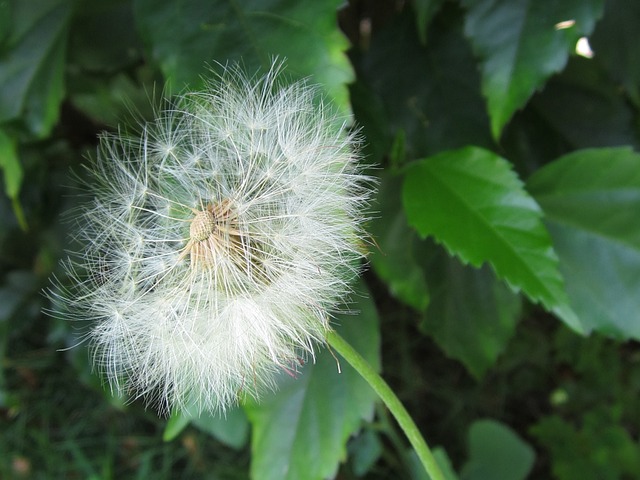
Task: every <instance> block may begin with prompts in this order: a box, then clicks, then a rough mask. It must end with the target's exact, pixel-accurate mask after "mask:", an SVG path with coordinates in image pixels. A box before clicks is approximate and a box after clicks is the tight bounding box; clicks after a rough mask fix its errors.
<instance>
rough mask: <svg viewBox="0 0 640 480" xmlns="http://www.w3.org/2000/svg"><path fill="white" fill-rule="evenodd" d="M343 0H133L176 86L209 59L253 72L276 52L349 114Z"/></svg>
mask: <svg viewBox="0 0 640 480" xmlns="http://www.w3.org/2000/svg"><path fill="white" fill-rule="evenodd" d="M341 4H342V2H341V1H339V0H333V1H331V2H298V1H296V0H285V1H280V0H267V1H263V2H259V3H245V2H235V3H234V2H226V1H222V0H214V1H211V0H178V1H172V2H163V3H161V4H158V2H156V1H154V0H136V1H135V2H134V5H135V13H136V18H137V22H138V25H139V27H140V30H141V32H142V35H143V38H144V39H145V41H146V42H147V43H148V46H149V49H150V51H151V55H152V56H153V58H154V59H155V60H156V61H157V62H158V63H159V64H160V67H161V68H162V72H163V73H164V75H165V77H166V78H167V79H170V80H171V81H172V83H173V84H174V85H176V86H177V87H178V89H181V88H182V87H183V86H184V85H185V84H190V85H191V86H192V87H194V86H197V85H199V84H200V82H201V80H200V76H201V75H203V73H206V65H207V64H209V65H211V64H213V63H214V62H215V61H218V62H220V63H222V64H226V63H228V62H233V61H241V63H242V65H243V66H244V67H245V68H246V69H247V70H248V71H250V72H252V71H254V70H255V69H256V68H258V67H261V68H263V69H266V68H268V67H269V65H270V63H271V59H272V58H273V57H274V56H277V57H279V58H286V59H287V65H288V67H287V72H289V73H290V74H293V75H295V76H302V77H307V76H311V77H312V78H313V81H314V82H316V83H319V84H321V85H323V87H324V89H325V92H326V93H327V94H328V95H329V96H330V97H331V98H332V99H333V100H334V102H335V103H336V105H337V106H338V107H339V108H340V109H341V110H342V111H343V112H345V113H347V112H350V106H349V95H348V90H347V86H346V85H347V83H350V82H352V81H353V78H354V75H353V71H352V68H351V66H350V64H349V62H348V59H347V57H346V55H345V51H346V50H347V48H348V47H349V44H348V42H347V39H346V38H345V37H344V36H343V34H342V33H341V31H340V29H339V28H338V22H337V8H338V7H339V6H340V5H341ZM184 52H189V54H188V55H185V54H184Z"/></svg>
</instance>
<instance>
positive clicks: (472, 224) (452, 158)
mask: <svg viewBox="0 0 640 480" xmlns="http://www.w3.org/2000/svg"><path fill="white" fill-rule="evenodd" d="M405 177H406V179H405V183H404V188H403V200H404V207H405V211H406V214H407V218H408V220H409V224H410V225H412V226H413V227H414V228H416V230H417V231H418V232H419V233H420V235H422V236H424V237H426V236H433V237H434V238H435V239H436V241H438V242H439V243H442V244H443V245H444V246H445V247H446V248H447V250H448V251H449V252H450V253H451V254H453V255H457V256H458V257H459V258H460V259H461V260H462V261H463V262H465V263H470V264H471V265H473V266H475V267H479V266H481V265H482V264H483V263H484V262H488V263H489V264H490V265H491V266H492V267H493V269H494V271H495V272H496V273H497V275H498V277H499V278H501V279H503V280H505V281H506V282H507V283H508V284H509V285H510V286H511V287H512V288H515V289H522V291H523V292H524V293H525V294H526V295H527V296H528V297H529V298H530V299H531V300H533V301H534V302H541V303H542V305H544V307H545V308H547V309H548V310H550V311H553V312H554V313H556V314H557V315H558V316H559V317H560V318H561V319H562V320H563V321H565V322H566V323H567V324H568V325H569V326H571V327H572V328H574V329H576V330H582V327H581V325H580V323H579V322H578V319H577V318H576V316H575V314H574V313H573V311H572V310H571V308H570V307H569V300H568V297H567V295H566V292H565V290H564V285H563V281H562V277H561V275H560V272H559V270H558V259H557V257H556V255H555V253H554V251H553V247H552V245H551V238H550V237H549V234H548V233H547V231H546V229H545V227H544V225H543V223H542V212H541V210H540V207H539V206H538V204H537V203H536V202H535V200H534V199H533V198H532V197H531V196H529V194H528V193H527V192H526V191H525V190H524V188H523V184H522V182H521V181H520V180H519V179H518V177H517V176H516V174H515V173H514V172H513V170H512V168H511V165H510V164H509V162H507V161H506V160H505V159H503V158H501V157H499V156H497V155H496V154H494V153H492V152H489V151H487V150H483V149H479V148H474V147H469V148H463V149H460V150H455V151H449V152H444V153H441V154H439V155H435V156H433V157H430V158H426V159H423V160H420V161H418V162H416V163H415V164H413V165H411V166H410V167H409V168H408V169H407V170H406V173H405Z"/></svg>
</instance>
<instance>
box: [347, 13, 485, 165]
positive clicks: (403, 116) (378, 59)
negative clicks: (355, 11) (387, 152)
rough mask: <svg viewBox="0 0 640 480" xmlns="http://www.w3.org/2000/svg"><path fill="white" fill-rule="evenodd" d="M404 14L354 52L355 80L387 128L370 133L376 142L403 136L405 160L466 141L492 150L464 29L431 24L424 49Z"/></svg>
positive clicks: (411, 18) (451, 24)
mask: <svg viewBox="0 0 640 480" xmlns="http://www.w3.org/2000/svg"><path fill="white" fill-rule="evenodd" d="M446 3H451V2H446ZM443 8H446V7H443ZM405 10H407V11H406V12H405V13H404V14H402V15H396V16H394V17H392V18H390V19H389V20H388V23H387V24H385V26H384V28H381V29H380V30H377V31H376V32H375V35H373V37H372V40H371V45H370V47H369V48H368V49H367V50H366V51H364V52H360V53H359V54H357V55H356V54H354V57H355V58H354V64H355V65H356V69H357V70H358V79H359V81H360V82H361V83H362V84H364V85H366V87H367V88H368V89H369V91H370V92H372V93H373V94H374V95H375V96H374V98H373V101H377V102H381V103H382V108H383V110H384V112H385V113H386V116H385V120H386V125H385V127H386V129H385V130H383V131H381V132H380V131H379V129H378V130H376V131H374V132H373V133H375V134H376V136H375V137H373V138H374V141H375V142H379V141H380V138H379V137H381V136H382V135H384V136H385V137H386V144H387V145H391V143H392V141H393V139H394V138H396V135H397V132H398V131H402V132H404V134H405V135H406V151H405V154H406V157H407V158H409V159H414V158H420V157H422V156H426V155H432V154H434V153H437V152H438V151H441V150H444V149H452V148H460V147H462V146H465V145H468V144H470V143H471V144H474V145H480V146H486V147H491V146H492V145H493V140H492V138H491V132H490V130H489V119H488V117H487V114H486V109H485V105H484V102H483V99H482V96H481V95H480V78H479V75H478V71H477V69H476V67H475V64H474V59H473V55H472V52H471V48H470V47H469V44H468V42H467V41H466V39H465V38H464V37H463V35H462V25H461V24H459V22H457V21H455V22H452V21H446V22H445V21H438V20H435V21H434V22H432V24H431V25H430V28H429V34H428V39H427V44H426V46H423V45H420V41H419V39H418V33H417V32H416V25H415V22H416V19H415V17H414V15H413V12H412V11H411V9H405ZM447 20H448V19H447ZM365 133H369V132H368V131H367V125H365Z"/></svg>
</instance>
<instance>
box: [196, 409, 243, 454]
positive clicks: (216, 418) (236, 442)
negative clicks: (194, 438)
mask: <svg viewBox="0 0 640 480" xmlns="http://www.w3.org/2000/svg"><path fill="white" fill-rule="evenodd" d="M191 423H192V424H193V425H194V426H195V427H197V428H199V429H200V430H202V431H203V432H207V433H209V434H210V435H212V436H213V437H214V438H215V439H217V440H219V441H220V442H222V443H224V444H225V445H228V446H230V447H233V448H238V449H239V448H242V447H244V446H245V445H246V443H247V439H248V438H249V421H248V420H247V416H246V415H245V413H244V411H243V410H242V408H240V407H234V408H230V409H228V410H227V411H226V412H225V413H224V414H222V413H218V414H213V413H203V414H201V415H198V416H195V417H194V418H193V420H192V421H191Z"/></svg>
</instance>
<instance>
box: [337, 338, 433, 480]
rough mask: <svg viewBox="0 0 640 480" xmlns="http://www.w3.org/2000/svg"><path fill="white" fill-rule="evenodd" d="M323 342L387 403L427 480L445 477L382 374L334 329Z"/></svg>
mask: <svg viewBox="0 0 640 480" xmlns="http://www.w3.org/2000/svg"><path fill="white" fill-rule="evenodd" d="M327 342H328V343H329V345H330V346H331V347H332V348H333V349H334V350H335V351H336V352H338V353H339V354H340V355H341V356H342V357H343V358H344V359H345V360H346V361H347V362H349V364H350V365H351V366H352V367H353V368H354V369H355V370H356V371H357V372H358V373H359V374H360V375H361V376H362V378H364V379H365V380H366V382H367V383H368V384H369V385H370V386H371V388H373V390H374V391H375V392H376V393H377V394H378V396H379V397H380V399H382V401H383V402H384V404H385V405H386V406H387V408H388V409H389V411H390V412H391V414H392V415H393V416H394V417H395V419H396V421H397V422H398V424H399V425H400V428H402V430H403V431H404V433H405V435H406V436H407V438H408V439H409V442H410V443H411V446H412V447H413V449H414V450H415V452H416V453H417V454H418V458H419V459H420V461H421V462H422V465H423V466H424V469H425V470H426V471H427V473H428V474H429V476H430V477H431V480H445V478H444V475H443V474H442V471H441V470H440V467H439V466H438V463H437V462H436V459H435V457H434V456H433V453H431V450H430V449H429V447H428V445H427V442H425V441H424V438H422V435H421V434H420V430H418V427H416V424H415V423H414V421H413V419H412V418H411V416H410V415H409V412H407V410H406V409H405V408H404V406H403V405H402V403H400V400H399V399H398V397H397V396H396V394H395V393H393V390H391V388H390V387H389V385H387V383H386V382H385V381H384V380H383V379H382V377H381V376H380V375H379V374H378V373H377V372H376V371H375V370H374V369H373V368H372V367H371V365H369V363H368V362H367V361H366V360H365V359H364V358H362V356H361V355H360V354H359V353H358V352H356V351H355V350H354V349H353V347H352V346H351V345H349V344H348V343H347V342H346V341H345V340H344V339H343V338H342V337H341V336H340V335H338V334H337V333H336V332H335V331H331V332H329V334H328V335H327Z"/></svg>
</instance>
